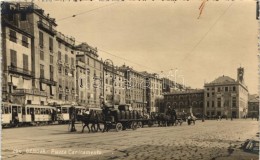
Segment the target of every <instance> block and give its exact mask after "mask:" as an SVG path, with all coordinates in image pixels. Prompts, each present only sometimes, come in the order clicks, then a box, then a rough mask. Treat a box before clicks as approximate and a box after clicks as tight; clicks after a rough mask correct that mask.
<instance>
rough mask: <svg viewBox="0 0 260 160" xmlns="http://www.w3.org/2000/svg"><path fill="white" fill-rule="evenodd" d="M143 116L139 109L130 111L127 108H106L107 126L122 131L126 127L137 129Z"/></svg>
mask: <svg viewBox="0 0 260 160" xmlns="http://www.w3.org/2000/svg"><path fill="white" fill-rule="evenodd" d="M140 118H141V116H140V114H139V113H138V111H135V110H133V111H130V110H129V109H127V108H122V107H121V108H120V106H119V108H118V109H114V108H109V107H107V108H106V109H105V126H106V127H107V128H109V129H116V131H118V132H119V131H122V130H126V129H133V130H136V129H137V128H138V122H139V120H140Z"/></svg>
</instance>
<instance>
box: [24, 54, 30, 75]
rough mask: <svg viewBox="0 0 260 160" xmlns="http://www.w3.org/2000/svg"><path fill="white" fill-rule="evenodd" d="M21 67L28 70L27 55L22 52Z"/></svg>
mask: <svg viewBox="0 0 260 160" xmlns="http://www.w3.org/2000/svg"><path fill="white" fill-rule="evenodd" d="M23 69H24V70H25V71H28V69H29V67H28V55H26V54H23Z"/></svg>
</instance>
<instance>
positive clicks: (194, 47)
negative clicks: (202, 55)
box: [180, 2, 234, 62]
mask: <svg viewBox="0 0 260 160" xmlns="http://www.w3.org/2000/svg"><path fill="white" fill-rule="evenodd" d="M233 4H234V2H232V3H231V4H230V5H229V6H228V7H227V9H226V10H225V11H224V12H223V13H222V14H221V15H220V16H219V17H218V19H217V20H216V21H215V23H213V25H212V26H211V27H210V28H209V30H208V31H207V32H206V33H205V35H204V36H203V37H202V38H201V39H200V40H199V41H198V43H197V44H195V46H193V47H192V49H191V51H190V52H187V55H186V56H185V57H184V58H183V60H182V61H180V62H183V61H185V60H186V59H187V58H188V57H189V56H190V55H194V54H192V52H193V51H194V50H195V49H196V48H197V47H198V46H199V45H200V43H201V42H202V41H203V40H204V39H205V38H206V37H207V35H208V34H209V32H210V31H211V30H212V28H213V27H214V26H215V25H216V24H217V22H218V21H219V20H220V18H221V17H222V16H223V15H224V14H225V13H226V12H227V11H228V9H229V8H230V7H231V6H232V5H233Z"/></svg>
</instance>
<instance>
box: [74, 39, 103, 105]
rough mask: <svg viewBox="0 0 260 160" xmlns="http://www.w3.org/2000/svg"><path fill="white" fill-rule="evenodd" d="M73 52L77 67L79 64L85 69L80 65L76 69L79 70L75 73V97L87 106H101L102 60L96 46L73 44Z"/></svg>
mask: <svg viewBox="0 0 260 160" xmlns="http://www.w3.org/2000/svg"><path fill="white" fill-rule="evenodd" d="M75 52H76V59H77V61H80V62H77V64H78V68H80V67H79V66H80V65H81V66H84V67H85V69H83V68H82V67H81V69H77V71H81V72H79V73H77V75H78V76H79V77H77V88H78V90H77V93H78V98H77V99H78V100H79V99H81V100H83V101H84V103H85V105H86V106H88V107H101V104H102V102H103V62H102V61H101V60H99V59H98V54H97V52H98V51H97V48H94V47H92V46H90V45H88V44H87V43H81V44H80V45H77V46H75ZM80 63H81V64H80ZM81 76H83V77H81ZM84 79H85V80H84ZM81 103H82V101H81Z"/></svg>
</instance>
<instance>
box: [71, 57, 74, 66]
mask: <svg viewBox="0 0 260 160" xmlns="http://www.w3.org/2000/svg"><path fill="white" fill-rule="evenodd" d="M70 64H71V66H74V58H73V57H71V63H70Z"/></svg>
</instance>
